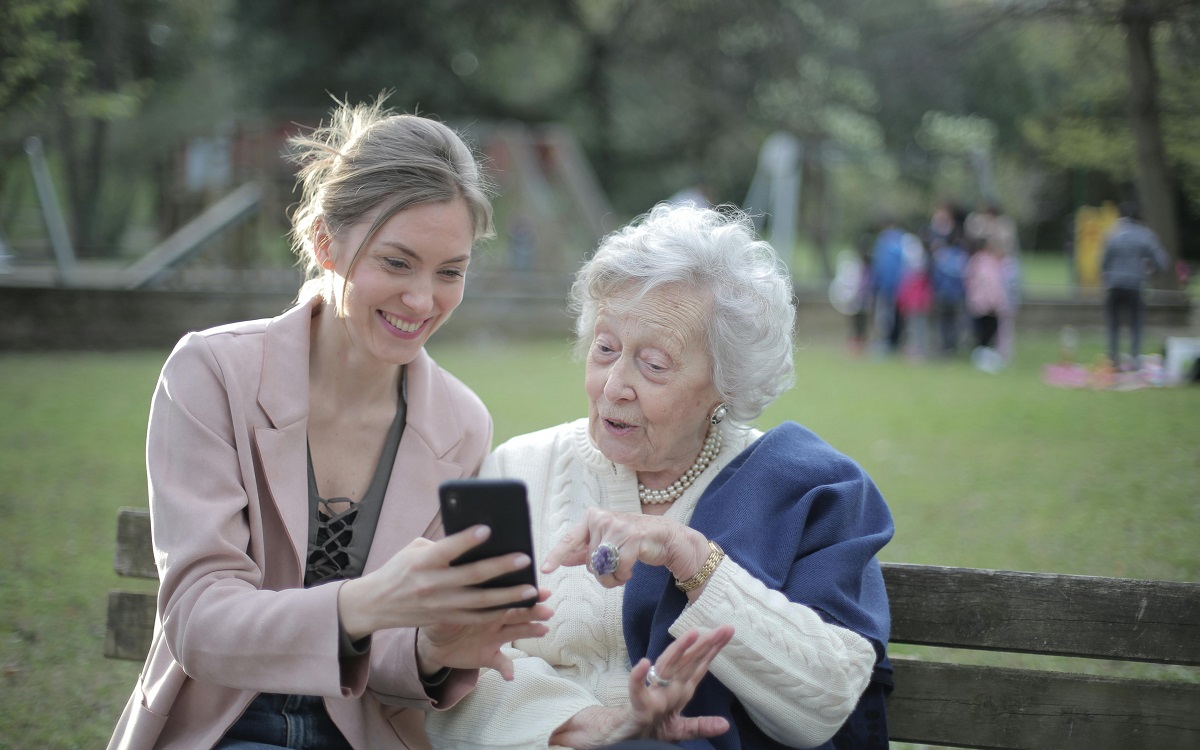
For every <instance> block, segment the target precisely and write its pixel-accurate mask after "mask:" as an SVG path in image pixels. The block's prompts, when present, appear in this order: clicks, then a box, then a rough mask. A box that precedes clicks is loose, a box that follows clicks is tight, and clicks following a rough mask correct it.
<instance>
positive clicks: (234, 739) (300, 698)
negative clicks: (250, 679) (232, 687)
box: [213, 693, 351, 750]
mask: <svg viewBox="0 0 1200 750" xmlns="http://www.w3.org/2000/svg"><path fill="white" fill-rule="evenodd" d="M269 748H288V749H289V750H351V747H350V743H349V742H347V741H346V738H345V737H343V736H342V733H341V730H339V729H338V728H337V725H335V724H334V723H333V719H330V718H329V712H327V711H326V710H325V703H324V701H322V700H321V698H319V697H317V696H315V695H279V694H276V693H261V694H259V696H258V697H257V698H255V699H254V700H253V701H251V702H250V705H249V706H248V707H247V708H246V712H245V713H243V714H242V717H241V718H240V719H238V720H237V722H236V723H234V725H233V726H232V727H230V728H229V731H228V732H226V733H225V736H224V737H222V738H221V741H220V742H218V743H217V744H216V746H215V747H214V748H213V750H268V749H269Z"/></svg>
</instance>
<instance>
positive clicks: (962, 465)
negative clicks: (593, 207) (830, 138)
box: [0, 336, 1200, 750]
mask: <svg viewBox="0 0 1200 750" xmlns="http://www.w3.org/2000/svg"><path fill="white" fill-rule="evenodd" d="M431 350H432V352H433V354H434V356H435V357H436V358H437V359H438V360H439V362H440V363H441V364H443V365H444V366H445V367H447V369H449V370H451V371H452V372H454V373H455V374H456V375H458V376H459V377H460V378H462V379H463V380H464V381H466V382H467V383H468V384H469V385H471V386H472V387H473V388H475V390H476V391H477V392H478V393H479V394H480V396H482V397H483V399H484V400H485V401H486V402H487V403H488V405H489V407H490V408H491V410H492V412H493V415H494V417H495V420H496V437H497V440H502V439H504V438H506V437H509V436H512V435H515V434H519V433H521V432H525V431H528V430H532V429H536V428H539V427H543V426H547V425H550V424H554V423H557V422H561V421H564V420H568V419H572V418H574V417H577V416H581V415H583V414H584V413H585V407H586V403H585V399H584V396H583V389H582V369H581V366H580V365H578V364H577V363H575V362H574V361H573V360H572V359H571V358H570V356H569V351H568V350H569V347H568V344H567V343H566V342H559V341H555V342H541V343H525V342H504V341H497V342H493V343H491V344H489V345H486V346H480V345H477V344H475V345H471V346H467V345H463V344H453V343H447V344H441V343H438V344H437V345H435V346H432V347H431ZM1100 350H1101V342H1100V341H1099V339H1098V338H1096V339H1094V340H1093V339H1090V338H1087V337H1085V339H1084V341H1083V344H1082V346H1081V351H1080V353H1081V357H1082V358H1083V359H1084V360H1086V361H1090V360H1091V359H1092V358H1093V357H1094V356H1095V355H1097V354H1099V352H1100ZM165 355H166V352H150V353H135V354H109V355H102V354H72V355H13V354H9V355H3V356H0V414H2V415H3V418H0V517H2V518H3V519H4V523H3V526H2V527H0V529H2V530H0V546H2V548H3V551H2V552H0V554H2V555H3V558H2V559H3V561H4V564H3V566H2V568H0V691H2V694H3V696H4V700H3V701H0V747H5V748H13V750H17V749H19V748H39V750H40V749H44V748H93V747H98V746H103V744H104V743H105V742H106V741H107V739H108V735H109V734H110V732H111V730H112V726H113V724H114V722H115V721H116V718H117V716H118V715H119V713H120V710H121V708H122V706H123V705H124V702H125V700H126V699H127V697H128V695H129V692H130V690H131V689H132V687H133V684H134V681H135V680H136V676H137V672H138V669H139V667H140V665H138V664H134V663H130V662H117V661H109V660H106V659H104V658H103V657H102V656H101V652H102V650H103V635H104V611H105V596H106V592H107V590H108V589H110V588H121V587H126V588H136V585H131V582H129V581H122V580H121V579H119V578H117V576H116V575H115V574H114V573H113V572H112V551H113V541H114V537H115V519H116V510H117V508H119V507H120V506H122V505H142V504H144V503H145V491H146V490H145V476H144V471H145V470H144V463H143V441H144V437H145V435H144V432H145V420H146V414H147V411H148V406H149V398H150V394H151V392H152V389H153V385H154V379H155V376H156V374H157V371H158V368H159V367H160V366H161V363H162V360H163V358H164V357H165ZM1056 357H1057V344H1056V342H1055V340H1054V339H1053V337H1048V336H1041V337H1032V336H1022V337H1020V338H1019V340H1018V358H1017V361H1016V362H1015V363H1014V365H1013V367H1011V368H1010V369H1008V370H1005V371H1003V372H1001V373H1000V374H998V375H995V376H989V375H985V374H982V373H979V372H977V371H975V370H973V369H971V368H970V367H969V366H968V365H967V364H966V363H965V362H941V363H928V364H922V365H918V364H912V363H909V362H906V361H904V360H886V361H879V360H870V359H855V358H852V357H850V356H849V355H847V354H846V353H845V352H844V351H843V350H842V349H841V348H840V346H839V345H838V344H836V343H812V344H809V345H807V346H802V348H801V349H800V350H799V351H798V352H797V356H796V365H797V384H796V387H795V388H794V389H793V390H792V391H791V392H789V393H788V394H786V395H785V396H784V397H782V398H781V399H780V400H779V401H778V402H777V403H776V404H774V405H773V406H772V407H771V409H770V410H769V411H768V412H767V414H765V415H764V417H763V419H762V420H761V423H762V425H763V426H770V425H773V424H776V423H778V422H779V421H781V420H784V419H794V420H796V421H799V422H801V423H803V424H805V425H807V426H809V427H811V428H812V429H814V430H815V431H817V432H818V433H819V434H821V435H822V436H823V437H825V438H826V439H827V440H829V442H831V443H832V444H833V445H834V446H836V447H838V448H839V449H841V450H842V451H844V452H846V453H847V454H849V455H851V456H854V457H855V458H856V459H858V460H859V461H860V462H861V463H862V464H863V465H864V467H865V468H866V469H867V470H868V471H869V472H870V473H871V475H872V476H873V477H874V479H875V480H876V482H877V484H878V485H879V487H880V488H881V490H882V491H883V494H884V496H885V497H886V498H887V499H888V502H889V504H890V506H891V508H892V511H893V514H894V516H895V519H896V538H895V540H894V541H893V542H892V543H891V544H890V545H889V546H888V547H887V548H886V549H885V551H884V554H883V557H884V559H886V560H890V561H901V562H919V563H935V564H946V565H964V566H978V567H994V568H1009V569H1016V570H1035V571H1054V572H1066V573H1077V574H1086V575H1112V576H1129V577H1139V578H1143V577H1144V578H1163V579H1174V580H1193V581H1194V580H1200V554H1198V553H1200V544H1198V542H1197V539H1200V502H1197V500H1198V499H1200V423H1197V421H1196V415H1197V414H1198V413H1200V388H1194V387H1192V388H1188V387H1181V388H1174V389H1151V390H1142V391H1133V392H1122V393H1116V392H1095V391H1067V390H1060V389H1056V388H1051V387H1049V386H1046V385H1043V384H1042V383H1041V382H1040V380H1039V371H1040V368H1041V366H1042V364H1044V363H1046V362H1050V361H1053V360H1054V359H1055V358H1056ZM132 583H133V584H136V583H137V582H132ZM1185 678H1186V677H1185Z"/></svg>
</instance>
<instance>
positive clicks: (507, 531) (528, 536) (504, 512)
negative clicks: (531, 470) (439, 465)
mask: <svg viewBox="0 0 1200 750" xmlns="http://www.w3.org/2000/svg"><path fill="white" fill-rule="evenodd" d="M438 499H439V500H440V501H441V505H442V526H443V527H444V528H445V530H446V535H447V536H449V535H450V534H456V533H458V532H460V531H462V530H463V529H468V528H470V527H472V526H474V525H475V524H479V523H482V524H485V525H487V526H488V527H489V528H491V530H492V535H491V536H490V537H488V538H487V541H485V542H484V543H483V544H480V545H479V546H478V547H475V548H473V549H470V550H468V551H467V552H466V553H465V554H463V555H462V556H461V557H459V558H458V559H456V560H455V561H454V562H453V563H451V564H452V565H461V564H463V563H468V562H474V561H476V560H486V559H487V558H489V557H497V556H499V555H507V554H510V553H513V552H524V553H525V554H527V555H529V559H530V560H532V559H533V534H532V533H531V531H530V526H529V501H528V500H527V499H526V494H525V483H524V482H522V481H520V480H519V479H455V480H451V481H448V482H442V484H441V485H440V486H439V487H438ZM521 584H528V585H530V586H535V587H536V586H537V576H536V574H535V572H534V564H533V563H530V565H529V567H527V568H523V569H521V570H514V571H513V572H511V573H505V574H504V575H501V576H497V577H495V578H492V579H490V580H487V581H484V582H483V583H481V584H479V585H480V586H481V587H484V588H497V587H501V588H502V587H505V586H519V585H521ZM535 603H536V598H535V599H522V600H521V601H518V602H513V603H512V604H505V605H503V607H502V608H508V607H532V606H533V605H534V604H535Z"/></svg>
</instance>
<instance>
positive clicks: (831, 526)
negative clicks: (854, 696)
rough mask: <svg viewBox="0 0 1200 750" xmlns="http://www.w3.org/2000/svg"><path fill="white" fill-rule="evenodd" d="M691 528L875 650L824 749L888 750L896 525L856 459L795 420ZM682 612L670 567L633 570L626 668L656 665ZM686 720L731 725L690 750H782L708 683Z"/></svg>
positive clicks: (755, 454)
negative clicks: (867, 676)
mask: <svg viewBox="0 0 1200 750" xmlns="http://www.w3.org/2000/svg"><path fill="white" fill-rule="evenodd" d="M691 526H692V528H694V529H696V530H697V531H699V532H701V533H703V534H704V535H705V536H707V537H708V538H709V539H713V540H715V541H716V542H717V543H718V544H720V545H721V548H722V549H724V550H725V553H726V554H727V555H729V557H730V558H731V559H733V560H736V561H737V563H738V564H739V565H741V566H742V567H743V568H744V569H746V571H748V572H749V573H750V574H751V575H753V576H754V577H756V578H758V579H759V580H760V581H762V582H763V583H764V584H766V585H767V586H768V587H769V588H772V589H775V590H777V591H781V592H783V593H784V594H785V595H786V596H787V598H788V599H789V600H791V601H793V602H798V603H800V604H804V605H806V606H808V607H811V608H812V609H813V610H814V611H815V612H816V613H817V614H818V615H819V616H820V617H821V618H822V619H823V620H825V621H826V622H829V623H832V624H834V625H838V626H840V627H844V628H847V629H849V630H853V631H854V632H856V633H858V634H860V635H862V636H863V637H864V638H866V639H867V640H868V641H870V642H871V644H872V645H873V646H874V647H875V652H876V666H875V670H874V672H873V674H872V676H871V683H870V685H869V686H868V688H867V690H866V691H865V692H864V694H863V697H862V698H861V699H860V701H859V704H858V706H857V707H856V708H855V710H854V713H853V714H852V715H851V717H850V719H849V720H848V721H847V722H846V725H845V726H844V727H843V728H842V729H841V730H840V731H839V732H838V734H837V735H836V736H835V737H834V738H833V739H832V740H830V741H829V742H827V743H825V744H824V745H821V747H822V748H830V749H835V750H849V749H850V748H854V749H855V750H864V749H866V748H876V747H879V748H886V747H887V723H886V718H885V714H884V701H883V699H884V696H885V695H886V693H887V692H890V690H891V665H890V664H889V662H888V660H887V653H886V649H887V640H888V632H889V629H890V627H891V620H890V616H889V614H888V603H887V592H886V591H885V590H884V586H883V576H882V574H881V573H880V570H879V561H878V560H877V559H876V558H875V554H876V553H877V552H878V551H879V549H880V548H882V547H883V545H885V544H887V542H888V540H890V539H891V538H892V532H893V526H892V516H891V513H890V512H889V511H888V507H887V504H886V503H884V501H883V497H882V496H881V495H880V494H879V490H878V489H876V487H875V484H874V483H873V482H872V481H871V479H870V477H868V476H867V474H866V472H864V471H863V470H862V468H860V467H859V466H858V464H856V463H855V462H854V461H853V460H851V459H850V458H848V457H846V456H844V455H842V454H841V453H839V452H837V451H836V450H834V449H833V447H832V446H830V445H829V444H828V443H826V442H825V441H824V440H822V439H821V438H819V437H817V436H816V435H815V434H814V433H812V432H811V431H809V430H807V429H805V428H804V427H801V426H800V425H798V424H796V423H795V422H786V423H784V424H781V425H779V426H778V427H776V428H774V429H772V430H770V431H769V432H767V433H766V434H764V435H763V436H762V437H761V438H759V439H758V440H757V441H755V443H754V444H753V445H751V446H750V447H749V448H747V449H746V450H745V451H743V452H742V453H741V455H739V456H738V457H737V458H735V459H734V460H733V461H732V462H731V463H729V464H728V465H727V466H726V467H725V468H724V470H722V471H721V473H720V474H718V475H717V476H716V477H715V478H714V479H713V481H712V483H711V484H710V485H709V486H708V489H707V490H706V491H705V493H704V495H703V496H702V497H701V498H700V500H699V502H698V503H697V505H696V510H695V512H694V513H693V514H692V519H691ZM686 604H687V597H686V596H685V595H684V594H683V592H681V591H679V590H678V589H677V588H675V586H674V582H673V581H672V580H671V575H670V573H669V572H668V571H667V569H666V568H663V567H654V566H648V565H644V564H642V563H638V564H637V565H636V566H635V568H634V575H633V578H632V580H630V581H629V583H627V584H626V585H625V594H624V622H623V626H624V632H625V642H626V645H627V646H628V648H629V658H630V660H631V661H632V662H633V663H637V661H638V660H639V659H641V658H642V657H643V656H648V657H649V658H650V659H651V660H654V659H656V658H657V657H658V656H659V655H660V654H661V653H662V652H663V650H664V649H666V647H667V646H668V645H669V644H670V643H671V641H672V637H671V635H670V633H669V632H668V630H667V629H668V628H669V627H670V625H671V623H673V622H674V621H675V620H676V619H677V618H678V617H679V614H680V613H681V612H682V611H683V608H684V605H686ZM684 714H685V715H687V716H724V717H725V718H726V719H728V720H729V724H730V729H729V731H728V732H726V733H725V734H724V735H722V736H720V737H714V738H711V739H707V740H692V741H689V742H685V743H682V744H683V746H684V747H687V748H713V749H716V750H740V749H742V748H746V749H749V748H783V747H785V746H784V745H782V744H780V743H779V742H776V741H775V740H773V739H771V738H770V737H768V736H767V735H766V734H764V733H763V732H762V730H760V729H759V728H758V727H757V726H756V725H755V724H754V722H753V721H752V720H751V718H750V716H749V714H748V713H747V712H746V710H745V708H744V707H743V706H742V705H741V703H740V702H739V701H738V699H737V696H735V695H734V694H733V692H732V691H730V690H729V688H727V687H725V686H724V685H722V684H721V682H720V681H719V680H717V678H716V677H714V676H713V675H712V674H711V673H710V674H709V675H707V676H706V677H705V678H704V679H703V680H702V681H701V682H700V685H699V686H698V687H697V688H696V693H695V695H694V696H693V697H692V700H691V702H690V703H688V705H687V708H686V709H685V711H684Z"/></svg>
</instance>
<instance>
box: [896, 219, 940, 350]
mask: <svg viewBox="0 0 1200 750" xmlns="http://www.w3.org/2000/svg"><path fill="white" fill-rule="evenodd" d="M902 246H903V248H904V274H903V275H902V276H901V278H900V287H899V288H898V289H897V291H896V309H897V310H899V312H900V316H901V317H902V318H903V319H904V327H905V332H906V342H905V351H906V353H907V354H908V356H909V357H911V358H913V359H917V360H920V359H924V358H925V356H926V355H927V354H928V353H929V312H930V310H932V309H933V290H932V288H931V287H930V281H929V260H928V254H927V253H926V251H925V245H924V244H923V243H922V242H921V239H920V238H919V237H917V235H915V234H912V233H909V232H906V233H905V234H904V238H903V244H902Z"/></svg>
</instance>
